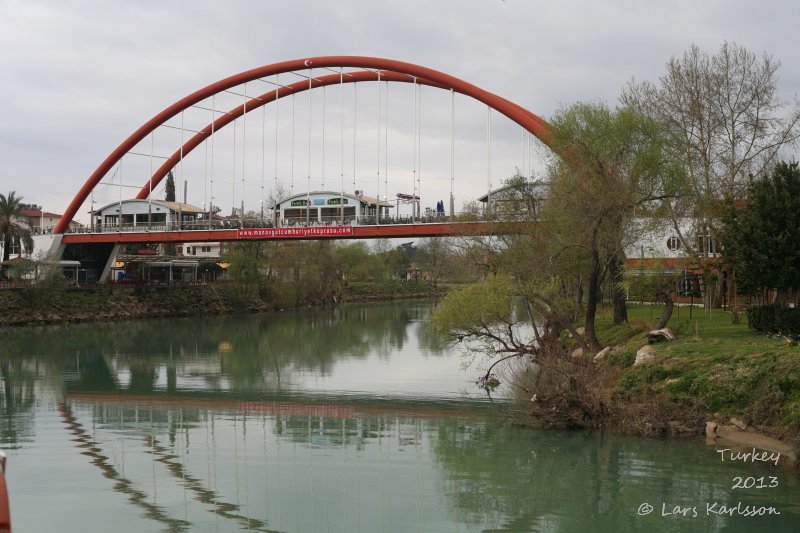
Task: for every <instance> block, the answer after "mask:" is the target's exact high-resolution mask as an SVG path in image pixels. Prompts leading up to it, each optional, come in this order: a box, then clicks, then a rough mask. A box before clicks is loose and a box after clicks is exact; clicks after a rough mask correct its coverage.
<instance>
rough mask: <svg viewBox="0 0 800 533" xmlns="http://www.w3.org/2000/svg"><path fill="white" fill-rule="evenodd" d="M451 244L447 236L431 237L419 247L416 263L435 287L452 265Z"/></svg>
mask: <svg viewBox="0 0 800 533" xmlns="http://www.w3.org/2000/svg"><path fill="white" fill-rule="evenodd" d="M451 248H452V247H451V245H450V241H449V239H447V238H446V237H431V238H429V239H426V240H424V241H422V242H421V243H420V244H419V246H418V247H417V253H416V256H415V260H416V263H417V264H418V266H419V267H420V269H421V270H422V271H423V273H424V275H425V276H427V277H428V279H429V280H430V282H431V284H432V285H433V286H434V287H437V286H438V285H439V282H440V281H441V280H442V279H444V278H445V276H446V275H447V273H448V271H449V267H450V265H451V255H452V250H451Z"/></svg>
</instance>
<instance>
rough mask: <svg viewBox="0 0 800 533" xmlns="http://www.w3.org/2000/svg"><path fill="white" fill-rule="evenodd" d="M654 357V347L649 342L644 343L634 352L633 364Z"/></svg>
mask: <svg viewBox="0 0 800 533" xmlns="http://www.w3.org/2000/svg"><path fill="white" fill-rule="evenodd" d="M655 357H656V351H655V349H654V348H653V347H652V346H650V345H649V344H646V345H645V346H642V347H641V348H639V351H638V352H636V360H635V361H634V362H633V366H636V365H640V364H642V363H645V362H647V361H652V360H653V359H655Z"/></svg>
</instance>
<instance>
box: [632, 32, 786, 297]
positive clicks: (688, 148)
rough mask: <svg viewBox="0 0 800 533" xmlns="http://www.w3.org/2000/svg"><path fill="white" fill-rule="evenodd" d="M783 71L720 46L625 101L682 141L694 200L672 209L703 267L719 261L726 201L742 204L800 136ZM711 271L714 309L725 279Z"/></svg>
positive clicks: (636, 87)
mask: <svg viewBox="0 0 800 533" xmlns="http://www.w3.org/2000/svg"><path fill="white" fill-rule="evenodd" d="M779 67H780V63H779V62H778V61H777V60H775V59H774V58H773V57H772V56H770V55H768V54H763V55H762V56H761V57H757V56H756V55H755V54H754V53H752V52H750V51H749V50H747V49H746V48H744V47H742V46H739V45H737V44H736V43H728V42H725V43H723V44H722V46H721V47H720V49H719V51H718V53H717V54H716V55H709V54H707V53H706V52H703V51H701V50H700V49H699V48H698V47H697V46H695V45H692V47H691V48H690V49H689V50H688V51H686V52H685V53H684V54H683V56H682V57H680V58H672V59H670V60H669V62H668V63H667V72H666V74H665V75H664V76H662V77H661V78H659V81H658V84H654V83H650V82H646V81H645V82H638V83H637V82H634V81H631V82H630V83H629V84H628V86H627V88H626V89H625V90H624V92H623V95H622V97H621V100H622V102H623V104H625V105H626V106H629V107H631V108H632V109H634V110H636V111H638V112H640V113H643V114H645V115H647V116H649V117H651V118H653V119H654V120H656V121H658V122H659V123H660V124H662V125H663V126H664V127H665V128H666V129H667V130H668V131H670V132H671V133H673V134H674V136H675V138H676V139H677V140H678V141H679V147H678V152H679V154H680V156H681V159H682V160H683V163H684V165H685V168H686V173H687V175H688V177H689V183H690V185H691V187H690V189H689V192H690V194H689V195H686V196H684V197H682V198H676V199H675V201H673V202H670V203H668V206H669V208H670V211H671V216H672V219H673V226H674V229H675V231H676V233H677V234H678V236H679V238H680V239H681V241H682V242H681V244H682V247H683V249H684V250H686V251H687V252H688V253H690V255H692V256H694V257H695V259H696V260H697V262H698V263H699V264H701V265H702V264H703V263H706V262H707V259H708V258H709V257H711V258H712V262H715V261H714V259H715V258H716V255H717V251H716V249H715V247H714V241H715V238H716V236H717V235H718V232H719V227H720V221H719V220H720V216H719V215H720V214H721V213H720V206H721V202H722V200H723V199H724V198H726V197H728V198H742V197H743V196H744V193H745V191H746V189H747V186H748V184H749V183H750V182H752V181H753V179H757V178H758V177H760V176H764V175H767V174H769V172H770V169H771V168H772V167H773V166H774V165H775V162H776V160H777V158H778V157H779V154H780V151H781V149H782V148H784V147H785V146H787V145H789V144H791V143H794V142H795V141H796V140H797V138H798V135H800V104H799V103H797V102H795V104H794V105H792V106H791V107H789V106H787V104H786V103H784V102H783V101H781V100H780V98H779V97H778V91H777V81H778V74H777V72H778V69H779ZM685 217H690V218H694V219H695V224H694V228H695V229H694V232H693V234H684V233H685V232H684V231H682V229H681V224H680V223H679V220H680V219H681V218H685ZM706 270H707V271H708V272H709V274H708V275H707V276H706V280H705V281H706V290H705V291H704V292H705V296H704V297H705V302H706V305H707V306H714V307H716V306H718V305H719V304H720V302H721V291H719V284H720V283H721V279H719V278H718V277H716V275H715V273H714V272H712V270H710V269H706ZM715 281H716V282H717V283H715Z"/></svg>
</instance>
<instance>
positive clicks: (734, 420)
mask: <svg viewBox="0 0 800 533" xmlns="http://www.w3.org/2000/svg"><path fill="white" fill-rule="evenodd" d="M731 424H733V425H734V426H736V427H737V428H739V429H740V430H742V431H744V430H746V429H747V424H745V423H744V422H742V421H741V420H739V419H738V418H731Z"/></svg>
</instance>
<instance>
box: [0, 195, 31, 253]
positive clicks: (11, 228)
mask: <svg viewBox="0 0 800 533" xmlns="http://www.w3.org/2000/svg"><path fill="white" fill-rule="evenodd" d="M23 205H24V204H22V197H20V196H17V195H16V192H15V191H11V192H10V193H8V196H4V195H2V194H0V235H2V239H3V261H8V258H9V256H10V254H11V247H12V246H20V245H21V246H22V248H23V249H24V251H25V252H26V253H28V254H30V253H31V252H33V239H32V238H31V232H30V231H29V230H28V229H27V228H26V227H25V226H23V225H22V224H20V222H19V220H20V214H21V211H22V209H23Z"/></svg>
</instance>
